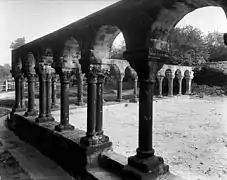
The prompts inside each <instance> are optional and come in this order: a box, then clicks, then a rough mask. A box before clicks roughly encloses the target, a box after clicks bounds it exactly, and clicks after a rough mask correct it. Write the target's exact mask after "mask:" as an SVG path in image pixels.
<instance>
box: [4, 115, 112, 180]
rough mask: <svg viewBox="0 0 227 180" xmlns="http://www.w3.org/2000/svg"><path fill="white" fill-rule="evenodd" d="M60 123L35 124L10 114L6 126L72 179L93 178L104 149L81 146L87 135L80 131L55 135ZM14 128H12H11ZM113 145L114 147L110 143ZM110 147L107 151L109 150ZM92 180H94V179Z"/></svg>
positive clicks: (31, 119)
mask: <svg viewBox="0 0 227 180" xmlns="http://www.w3.org/2000/svg"><path fill="white" fill-rule="evenodd" d="M57 124H58V122H55V121H52V122H45V123H39V124H37V123H35V118H34V117H24V116H22V115H20V114H18V113H17V114H16V113H15V114H11V116H10V120H8V122H7V125H8V127H9V128H10V129H12V130H13V131H14V133H15V134H16V135H17V136H18V137H19V138H20V139H22V140H24V141H25V142H27V143H29V144H31V145H33V146H35V147H36V148H37V149H38V150H39V151H40V152H42V153H43V154H44V155H46V156H48V157H49V158H51V159H52V160H54V161H55V162H56V163H57V164H59V165H60V166H61V167H62V168H63V169H65V170H66V171H67V172H68V173H69V174H70V175H72V176H74V177H77V176H80V177H81V178H82V179H84V178H83V177H87V176H91V177H93V176H92V175H91V174H90V175H89V172H88V171H87V168H89V167H93V166H94V167H95V166H97V164H98V163H97V161H98V155H99V154H100V153H101V152H102V151H103V149H102V148H94V149H92V150H91V149H89V148H86V147H82V146H81V145H80V143H79V142H80V139H81V137H83V136H85V132H84V131H82V130H79V129H75V130H72V131H64V132H56V131H54V127H55V126H56V125H57ZM12 125H13V127H12ZM110 145H111V143H110ZM109 148H111V147H108V148H106V149H109ZM91 179H92V178H91Z"/></svg>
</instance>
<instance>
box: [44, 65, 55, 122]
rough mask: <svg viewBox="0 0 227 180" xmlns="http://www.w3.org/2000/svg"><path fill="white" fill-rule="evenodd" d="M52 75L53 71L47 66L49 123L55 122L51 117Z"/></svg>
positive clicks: (47, 118) (47, 115) (47, 113)
mask: <svg viewBox="0 0 227 180" xmlns="http://www.w3.org/2000/svg"><path fill="white" fill-rule="evenodd" d="M52 74H53V69H52V68H51V67H50V65H49V66H47V76H46V120H47V121H54V118H53V116H52V115H51V106H52V103H51V95H52Z"/></svg>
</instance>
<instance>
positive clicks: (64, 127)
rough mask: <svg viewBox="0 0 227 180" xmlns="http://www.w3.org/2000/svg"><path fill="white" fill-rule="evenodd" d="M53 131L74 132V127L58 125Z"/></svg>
mask: <svg viewBox="0 0 227 180" xmlns="http://www.w3.org/2000/svg"><path fill="white" fill-rule="evenodd" d="M54 129H55V131H58V132H62V131H67V130H74V129H75V127H74V126H73V125H71V124H64V125H63V124H59V125H57V126H55V128H54Z"/></svg>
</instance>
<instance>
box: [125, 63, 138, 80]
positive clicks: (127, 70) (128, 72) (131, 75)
mask: <svg viewBox="0 0 227 180" xmlns="http://www.w3.org/2000/svg"><path fill="white" fill-rule="evenodd" d="M125 77H127V78H131V79H132V80H135V79H137V73H136V71H135V70H134V69H133V68H132V67H131V66H127V67H126V68H125Z"/></svg>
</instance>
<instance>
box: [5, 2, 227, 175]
mask: <svg viewBox="0 0 227 180" xmlns="http://www.w3.org/2000/svg"><path fill="white" fill-rule="evenodd" d="M210 5H213V6H221V7H223V9H224V10H226V7H227V4H226V2H225V1H224V0H223V1H221V0H220V1H215V0H197V1H188V0H184V1H169V0H165V1H150V0H141V1H135V0H122V1H119V2H118V3H116V4H113V5H111V6H109V7H107V8H105V9H103V10H101V11H99V12H96V13H94V14H92V15H90V16H88V17H85V18H83V19H81V20H79V21H77V22H74V23H72V24H70V25H68V26H66V27H63V28H62V29H59V30H57V31H55V32H53V33H51V34H48V35H46V36H44V37H41V38H39V39H37V40H34V41H32V42H30V43H27V44H25V45H23V46H21V47H19V48H18V49H15V50H13V51H12V75H13V77H14V79H15V86H16V91H15V92H16V96H15V97H16V99H15V106H14V108H13V109H12V112H11V116H10V120H9V127H10V128H11V129H12V130H13V131H14V132H15V133H16V134H17V135H18V136H19V137H21V138H22V139H24V140H25V141H27V142H29V143H31V144H33V145H34V146H36V147H37V148H38V149H40V151H41V152H43V153H44V154H46V155H47V156H49V157H50V158H52V159H53V160H55V161H56V162H57V163H58V164H60V165H61V166H62V167H64V169H66V170H67V171H68V172H69V173H70V174H73V175H74V176H75V177H80V178H81V179H99V178H97V177H96V175H94V173H92V171H91V170H90V169H91V168H92V167H94V166H100V167H101V166H103V164H104V165H105V166H107V167H108V168H109V169H110V170H112V171H114V172H115V173H116V174H120V177H121V178H122V179H155V178H156V177H158V176H160V175H169V176H170V175H171V173H170V172H169V166H168V165H166V164H165V163H164V160H163V158H162V157H158V156H156V155H155V150H154V148H153V142H152V141H153V140H152V133H153V129H152V126H153V96H154V86H155V82H156V83H158V87H159V88H158V96H160V97H161V96H162V95H163V91H162V90H163V81H164V80H167V82H168V96H173V86H174V79H176V80H177V82H178V90H177V91H178V92H177V94H178V95H181V94H182V79H183V78H185V81H186V92H185V94H190V93H191V81H192V79H193V71H192V70H193V69H192V67H187V66H177V65H171V64H170V58H171V55H170V54H169V44H168V42H167V41H166V39H167V37H168V35H169V32H170V30H171V29H172V28H174V26H175V25H176V24H177V22H179V21H180V20H181V19H182V18H183V17H184V16H185V15H186V14H188V13H189V12H191V11H193V10H195V9H197V8H201V7H205V6H210ZM120 32H122V33H123V35H124V38H125V42H126V51H125V52H124V60H121V59H110V48H111V45H112V43H113V41H114V39H115V38H116V36H117V35H118V34H119V33H120ZM111 72H112V73H113V74H114V75H115V77H116V79H117V85H118V92H117V101H121V100H122V80H123V78H124V76H126V75H127V76H129V77H131V78H132V79H133V81H134V96H133V97H134V98H133V101H134V102H137V81H138V83H139V98H138V101H139V103H138V106H139V117H138V120H139V128H138V131H139V137H138V139H139V144H138V148H137V150H136V152H137V153H136V154H135V155H134V156H132V157H128V161H127V164H125V165H124V164H121V160H119V159H120V157H121V156H118V157H117V158H114V157H115V156H114V157H113V155H111V153H112V152H114V150H113V149H112V148H111V146H112V142H111V137H110V138H109V137H108V134H105V132H104V131H103V129H102V124H103V121H105V119H103V84H104V80H105V78H106V76H107V75H108V74H109V73H111ZM56 74H57V75H59V77H60V83H61V92H60V93H61V97H60V112H61V121H60V124H59V123H57V122H56V121H54V118H53V117H52V114H51V109H52V108H53V107H55V106H56V105H57V104H56ZM73 75H75V76H76V77H77V80H78V105H80V104H83V93H82V92H83V78H84V76H86V78H87V87H88V88H87V130H86V132H83V131H81V130H80V129H77V127H74V126H72V125H71V124H70V122H69V83H70V79H71V77H72V76H73ZM37 76H38V79H39V111H38V112H37V111H36V109H35V102H34V99H35V94H34V92H35V79H36V77H37ZM25 78H27V80H28V107H27V108H25V104H24V100H25V98H24V83H25V81H24V79H25ZM116 132H117V130H116ZM122 138H124V137H122ZM106 152H108V153H107V154H108V155H106V154H105V153H106ZM108 159H109V160H108ZM110 159H111V160H110ZM171 177H172V178H173V177H174V175H171ZM169 179H170V178H169Z"/></svg>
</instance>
